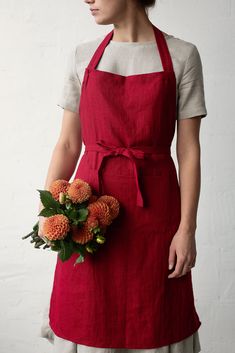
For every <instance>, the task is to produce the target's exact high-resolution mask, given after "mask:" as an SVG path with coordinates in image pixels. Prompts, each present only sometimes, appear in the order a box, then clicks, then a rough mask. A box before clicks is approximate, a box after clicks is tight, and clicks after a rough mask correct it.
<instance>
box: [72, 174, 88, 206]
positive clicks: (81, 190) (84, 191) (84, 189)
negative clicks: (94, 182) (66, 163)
mask: <svg viewBox="0 0 235 353" xmlns="http://www.w3.org/2000/svg"><path fill="white" fill-rule="evenodd" d="M67 193H68V196H69V198H70V199H71V201H72V202H74V203H81V202H84V201H86V200H88V199H89V198H90V197H91V195H92V190H91V187H90V185H89V184H88V183H87V182H86V181H84V180H82V179H75V180H74V181H73V182H72V183H71V184H70V186H69V188H68V191H67Z"/></svg>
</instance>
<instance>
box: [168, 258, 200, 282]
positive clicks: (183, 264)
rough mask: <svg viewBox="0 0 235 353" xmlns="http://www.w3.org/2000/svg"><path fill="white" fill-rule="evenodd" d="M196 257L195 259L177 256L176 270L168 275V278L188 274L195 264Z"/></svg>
mask: <svg viewBox="0 0 235 353" xmlns="http://www.w3.org/2000/svg"><path fill="white" fill-rule="evenodd" d="M195 261H196V257H195V258H194V259H193V260H191V259H190V260H189V259H188V258H184V257H177V262H176V267H175V270H174V271H173V272H172V273H171V274H170V275H169V276H168V278H174V277H181V276H184V275H186V273H187V272H189V271H190V270H191V269H192V267H194V266H195Z"/></svg>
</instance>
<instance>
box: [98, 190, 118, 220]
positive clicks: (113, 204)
mask: <svg viewBox="0 0 235 353" xmlns="http://www.w3.org/2000/svg"><path fill="white" fill-rule="evenodd" d="M98 201H103V202H105V203H107V205H108V206H109V209H110V214H111V217H112V219H114V218H116V217H117V215H118V214H119V209H120V204H119V202H118V200H117V199H116V198H115V197H113V196H110V195H102V196H100V197H99V198H98Z"/></svg>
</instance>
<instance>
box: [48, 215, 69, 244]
mask: <svg viewBox="0 0 235 353" xmlns="http://www.w3.org/2000/svg"><path fill="white" fill-rule="evenodd" d="M69 229H70V226H69V219H68V218H67V217H66V216H64V215H63V214H56V215H54V216H51V217H48V218H47V219H46V220H45V222H44V223H43V229H42V232H43V234H44V235H45V237H46V238H47V239H49V240H57V239H64V238H65V237H66V235H67V233H68V231H69Z"/></svg>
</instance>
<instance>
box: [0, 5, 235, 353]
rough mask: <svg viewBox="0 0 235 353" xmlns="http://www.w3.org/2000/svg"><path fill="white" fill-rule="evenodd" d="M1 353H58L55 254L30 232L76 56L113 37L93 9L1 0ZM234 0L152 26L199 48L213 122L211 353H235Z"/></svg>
mask: <svg viewBox="0 0 235 353" xmlns="http://www.w3.org/2000/svg"><path fill="white" fill-rule="evenodd" d="M0 16H1V18H0V43H1V46H0V50H1V54H0V77H1V84H0V101H1V128H0V130H1V139H0V144H1V146H0V153H1V173H0V176H1V192H0V195H1V224H0V230H1V241H0V244H1V245H0V265H1V270H0V281H1V283H0V284H1V292H0V296H1V298H0V300H1V301H0V302H1V310H0V325H1V327H0V353H8V352H10V353H16V352H17V353H47V352H48V353H49V352H52V348H53V347H52V345H51V344H50V343H49V342H48V341H47V340H46V339H44V338H40V337H39V336H38V333H39V331H40V325H41V320H42V313H43V310H44V308H45V306H46V304H47V302H48V300H49V296H50V291H51V287H52V280H53V271H54V266H55V259H56V253H54V252H53V253H50V252H49V251H45V250H37V249H34V248H33V246H32V244H30V243H29V241H28V240H24V241H23V240H21V237H22V236H23V235H25V234H26V233H27V232H29V231H30V230H31V226H32V225H33V224H34V223H35V221H36V220H37V219H36V214H37V208H38V193H37V191H36V189H40V188H43V186H44V179H45V176H46V172H47V168H48V164H49V160H50V157H51V152H52V148H53V146H54V144H55V142H56V140H57V137H58V133H59V130H60V124H61V118H62V113H63V110H62V109H61V108H60V107H58V106H57V105H56V104H57V101H58V99H59V97H60V94H61V90H62V87H63V78H64V72H65V67H66V61H67V55H68V53H69V51H70V49H71V48H73V47H74V45H76V44H77V43H78V42H79V41H80V40H85V39H92V38H94V37H96V36H98V35H101V34H103V33H107V32H108V31H109V30H111V28H112V26H111V25H109V26H99V25H97V24H96V23H95V20H94V18H93V17H92V16H91V15H90V13H89V6H87V4H85V3H84V1H75V0H71V1H69V2H68V1H65V0H59V1H55V0H51V1H39V0H34V1H29V0H21V1H17V0H0ZM234 16H235V0H214V1H210V0H191V1H189V0H178V1H173V0H159V1H158V5H157V6H156V7H155V8H154V10H152V11H151V13H150V19H151V20H152V22H153V23H154V24H156V25H157V26H158V27H160V28H161V29H162V30H164V31H166V32H168V33H170V34H173V35H175V36H176V37H179V38H182V39H184V40H187V41H190V42H193V43H195V44H196V45H197V47H198V49H199V52H200V55H201V59H202V63H203V70H204V84H205V95H206V105H207V109H208V116H207V117H206V118H205V119H203V120H202V125H201V148H202V160H201V161H202V186H201V196H200V204H199V211H198V228H197V235H196V237H197V251H198V256H197V265H196V267H195V268H194V269H193V281H194V291H195V301H196V307H197V309H198V313H199V315H200V318H201V321H202V326H201V328H200V337H201V345H202V352H203V353H221V352H223V353H231V352H233V351H234V346H235V338H234V330H235V315H234V313H235V280H234V278H235V276H234V270H235V264H234V255H235V254H234V245H235V237H234V232H235V217H234V197H235V189H234V186H235V185H234V184H235V178H234V171H235V163H234V159H233V158H234V157H233V155H232V152H233V148H234V144H233V138H234V135H235V119H234V117H235V103H234V97H233V95H234V84H235V69H234V67H235V66H234V55H235V17H234Z"/></svg>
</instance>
